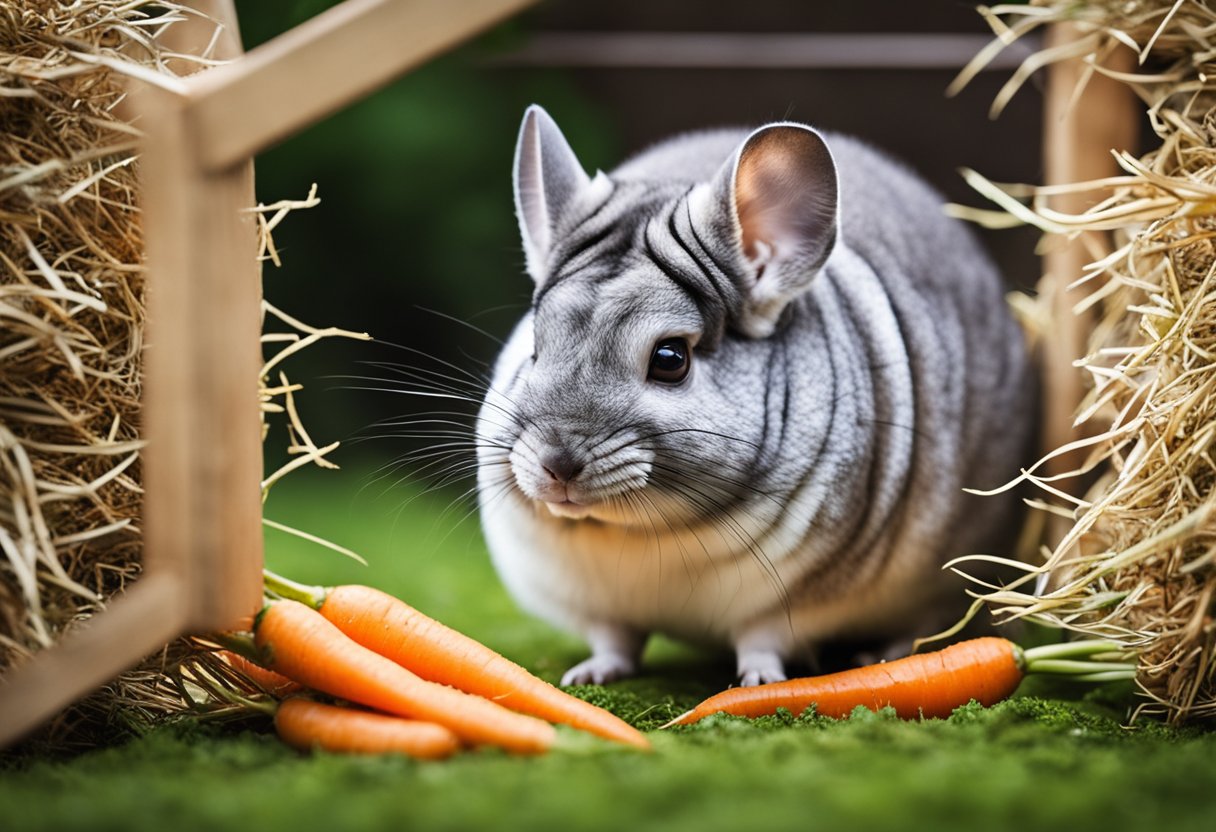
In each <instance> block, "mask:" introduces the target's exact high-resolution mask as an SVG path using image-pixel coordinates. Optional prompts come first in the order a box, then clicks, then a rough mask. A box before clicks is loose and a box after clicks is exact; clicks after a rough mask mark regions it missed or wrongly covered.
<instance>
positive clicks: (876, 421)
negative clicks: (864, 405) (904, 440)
mask: <svg viewBox="0 0 1216 832" xmlns="http://www.w3.org/2000/svg"><path fill="white" fill-rule="evenodd" d="M861 421H863V422H866V423H867V424H871V425H882V426H883V427H886V428H897V429H899V430H907V431H911V432H912V433H914V434H916V435H917V436H920V437H924V438H926V439H929V438H932V436H933V434H932V433H930V432H929V431H926V430H923V429H921V428H919V427H917V426H915V425H905V424H902V423H900V422H892V421H889V420H887V419H862V420H861Z"/></svg>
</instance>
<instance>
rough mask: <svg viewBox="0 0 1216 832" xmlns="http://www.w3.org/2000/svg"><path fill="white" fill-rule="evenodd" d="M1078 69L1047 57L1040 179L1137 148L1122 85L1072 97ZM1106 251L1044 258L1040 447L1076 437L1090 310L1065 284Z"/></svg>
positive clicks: (1050, 469) (1059, 201) (1060, 467)
mask: <svg viewBox="0 0 1216 832" xmlns="http://www.w3.org/2000/svg"><path fill="white" fill-rule="evenodd" d="M1080 36H1081V33H1080V32H1079V30H1078V29H1077V27H1076V26H1075V25H1073V24H1055V25H1053V26H1052V28H1051V30H1050V31H1049V33H1048V37H1047V43H1046V46H1047V47H1048V48H1050V47H1052V46H1057V45H1060V44H1062V43H1067V42H1069V41H1072V40H1075V39H1077V38H1079V37H1080ZM1104 65H1105V66H1107V67H1109V68H1110V69H1114V70H1119V71H1122V72H1131V71H1132V70H1133V69H1134V67H1135V55H1134V54H1133V53H1132V52H1131V51H1130V50H1128V49H1123V48H1121V49H1119V50H1118V51H1116V52H1115V53H1114V54H1113V55H1112V56H1111V57H1110V58H1109V59H1108V60H1107V61H1106V63H1105V64H1104ZM1085 72H1086V64H1085V62H1084V61H1082V60H1081V59H1079V58H1078V59H1072V60H1067V61H1060V62H1057V63H1054V64H1052V65H1051V68H1050V70H1049V72H1048V76H1047V88H1046V93H1045V101H1044V113H1043V171H1044V178H1045V184H1047V185H1061V184H1071V183H1075V182H1086V181H1090V180H1094V179H1101V178H1102V177H1106V176H1113V175H1115V174H1116V173H1118V170H1119V169H1118V166H1117V165H1116V164H1115V161H1114V158H1113V157H1112V156H1111V150H1131V149H1134V148H1135V147H1136V144H1137V134H1138V126H1139V113H1138V110H1137V107H1136V98H1135V95H1134V94H1133V93H1132V92H1131V90H1130V89H1128V87H1127V86H1126V85H1125V84H1123V83H1121V82H1119V81H1115V80H1113V79H1111V78H1108V77H1106V76H1105V75H1102V74H1101V73H1098V72H1094V73H1093V75H1092V76H1091V77H1090V78H1089V81H1088V83H1087V85H1086V87H1085V90H1084V92H1083V93H1082V94H1081V95H1080V96H1079V97H1075V98H1074V94H1075V92H1076V89H1077V84H1078V82H1080V81H1081V79H1082V77H1083V75H1084V73H1085ZM1095 201H1096V200H1095V199H1094V198H1091V196H1090V195H1088V194H1083V193H1081V194H1068V195H1065V196H1057V197H1053V198H1052V200H1051V207H1052V208H1053V209H1055V210H1057V211H1063V212H1066V213H1074V214H1079V213H1082V212H1083V211H1085V210H1086V209H1087V208H1089V207H1090V206H1091V205H1093V204H1094V202H1095ZM1053 242H1056V243H1062V242H1063V241H1062V240H1056V241H1053ZM1110 250H1111V248H1110V241H1109V239H1108V238H1107V236H1106V235H1105V234H1101V233H1097V232H1085V235H1084V236H1083V237H1078V238H1077V239H1075V240H1073V241H1072V242H1070V243H1068V244H1067V245H1055V246H1053V247H1052V249H1051V250H1050V251H1049V252H1047V253H1046V254H1045V255H1044V257H1043V277H1042V279H1041V280H1040V282H1039V293H1040V294H1041V295H1043V296H1044V297H1045V298H1048V299H1049V304H1050V308H1051V320H1052V324H1053V325H1052V326H1051V327H1050V328H1049V329H1048V331H1047V332H1046V333H1044V336H1045V340H1044V344H1043V355H1042V359H1043V360H1042V367H1043V388H1042V396H1043V403H1042V404H1043V407H1042V412H1043V421H1042V425H1043V433H1042V451H1043V453H1048V452H1050V451H1053V450H1055V449H1056V448H1059V447H1062V446H1063V445H1066V444H1067V443H1069V442H1071V441H1073V440H1075V439H1078V438H1080V436H1081V434H1080V432H1079V431H1078V430H1077V429H1075V428H1074V427H1073V421H1074V419H1075V417H1076V414H1077V409H1078V407H1079V406H1080V404H1081V400H1082V398H1084V396H1085V386H1084V378H1083V376H1082V373H1081V371H1080V370H1078V369H1077V368H1076V367H1074V366H1073V362H1074V361H1076V360H1077V359H1079V358H1082V357H1083V356H1084V355H1085V354H1086V352H1087V350H1088V343H1089V335H1090V333H1091V332H1092V331H1093V328H1094V326H1095V324H1096V322H1097V320H1096V315H1097V312H1096V310H1094V309H1090V310H1087V311H1086V312H1085V313H1084V314H1081V315H1075V314H1073V306H1075V305H1076V303H1077V301H1078V300H1079V299H1080V293H1077V292H1069V291H1068V286H1069V284H1071V283H1072V282H1073V281H1075V280H1077V279H1078V278H1079V277H1081V274H1082V271H1083V269H1084V267H1085V265H1086V264H1087V263H1090V262H1092V261H1093V260H1095V259H1097V258H1096V257H1095V256H1094V254H1093V252H1094V251H1102V252H1109V251H1110ZM1083 459H1084V455H1083V454H1080V453H1073V454H1066V455H1061V456H1059V457H1056V458H1054V459H1053V460H1051V462H1050V464H1049V465H1047V466H1046V473H1047V474H1048V475H1059V474H1064V473H1067V472H1069V471H1073V470H1076V468H1077V467H1078V466H1079V465H1080V464H1081V462H1082V461H1083ZM1055 485H1056V486H1057V487H1060V488H1062V489H1064V490H1065V491H1073V490H1075V489H1076V488H1078V487H1079V484H1078V483H1077V481H1076V480H1075V478H1070V479H1067V480H1064V481H1063V482H1057V483H1055ZM1060 519H1061V520H1062V519H1063V518H1060ZM1053 536H1054V537H1055V540H1052V541H1051V542H1052V543H1053V544H1054V543H1055V542H1056V541H1057V540H1059V538H1060V537H1062V536H1063V535H1062V533H1061V534H1060V535H1053Z"/></svg>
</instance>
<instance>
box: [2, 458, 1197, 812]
mask: <svg viewBox="0 0 1216 832" xmlns="http://www.w3.org/2000/svg"><path fill="white" fill-rule="evenodd" d="M291 479H292V478H289V480H288V481H285V482H284V483H283V484H282V485H280V486H279V487H278V489H277V490H276V493H275V494H274V495H273V496H272V499H271V502H270V504H269V505H268V516H271V517H273V518H274V519H277V520H280V521H283V522H286V523H289V524H296V525H299V526H301V527H304V528H307V529H308V530H309V531H312V532H315V533H318V534H321V535H324V536H327V537H329V538H331V539H333V540H335V541H338V542H341V543H343V544H346V545H349V546H351V547H353V548H355V549H357V550H359V551H361V552H363V553H364V554H365V555H367V556H368V557H369V559H370V560H371V561H372V565H371V566H370V567H368V568H364V567H360V566H358V565H356V564H352V563H348V562H345V561H342V560H340V559H339V558H338V556H336V555H333V554H332V553H329V552H327V551H325V550H320V549H316V548H315V547H312V546H311V545H309V544H305V543H302V542H299V541H296V540H294V539H292V538H288V537H285V536H283V535H281V534H278V533H275V532H271V533H270V534H271V535H272V536H271V537H270V538H268V562H269V564H270V565H271V567H272V568H276V569H278V570H280V571H282V572H284V573H286V574H288V575H290V576H291V577H294V578H296V579H298V580H303V581H310V582H326V583H328V582H337V581H361V582H365V583H374V584H376V585H378V586H381V587H383V588H385V589H387V590H389V591H391V592H394V593H396V594H399V595H401V596H402V597H405V598H407V599H409V600H410V601H411V602H412V603H414V604H416V605H417V606H419V607H420V608H422V609H424V610H425V611H427V612H430V613H432V614H435V615H436V616H438V617H439V618H441V619H442V620H444V621H446V622H448V623H450V624H451V625H452V626H455V627H457V628H459V629H462V630H465V631H466V632H468V633H470V634H471V635H474V636H475V637H477V638H480V639H482V640H483V641H485V642H486V643H488V644H490V645H491V646H493V647H495V648H496V649H499V650H501V651H503V652H504V653H506V654H507V655H509V656H511V657H512V658H515V659H517V660H519V661H521V662H522V663H524V664H525V665H527V666H529V667H531V668H533V669H534V670H536V671H537V672H539V673H540V674H541V675H543V676H545V677H547V678H549V679H555V678H556V677H557V676H558V675H559V673H560V670H561V669H562V668H563V667H565V666H566V665H567V664H568V663H570V662H572V661H574V660H576V659H577V658H578V657H579V656H580V655H581V650H582V648H581V646H580V645H579V644H578V642H577V641H575V640H573V639H571V638H569V637H566V636H563V635H561V634H558V633H555V632H553V631H552V630H551V629H549V628H548V627H546V626H545V625H543V624H541V623H539V622H536V621H534V620H531V619H529V618H527V617H526V616H524V615H522V614H521V613H519V612H518V611H517V610H516V609H515V607H514V605H513V604H512V603H511V601H510V600H509V599H508V598H507V596H506V595H505V593H504V592H503V590H502V589H501V587H500V586H499V584H498V582H497V580H496V579H495V577H494V575H493V573H492V571H491V569H490V567H489V565H488V562H487V559H486V555H485V552H484V549H483V548H482V546H481V543H480V537H479V533H478V530H477V527H476V522H475V519H473V518H469V519H468V520H465V521H464V522H463V523H459V524H457V523H456V522H455V521H456V520H457V519H458V518H459V516H460V514H461V513H462V512H461V511H453V512H452V513H449V514H448V515H447V516H441V515H442V514H443V510H444V507H445V506H446V502H445V499H446V498H437V499H435V500H430V499H427V498H419V499H417V500H415V501H413V502H411V503H410V504H409V505H407V506H405V507H404V508H399V503H400V500H401V496H400V493H399V492H394V495H393V496H392V497H390V498H384V499H378V498H377V497H375V496H374V495H375V491H374V487H373V488H371V489H368V490H365V491H362V492H359V491H358V486H359V485H360V484H364V483H366V481H367V479H366V475H361V474H326V475H320V476H316V477H308V476H301V477H296V478H294V479H295V482H292V481H291ZM352 494H355V495H356V496H353V497H352V496H350V495H352ZM394 501H395V502H394ZM647 668H648V672H647V674H646V675H645V676H643V677H641V678H638V679H634V680H630V681H628V682H623V683H620V684H617V685H613V686H611V687H608V688H598V687H590V686H589V687H585V688H579V689H576V692H577V693H579V694H580V695H582V696H584V697H586V698H589V699H592V700H593V701H595V702H597V703H598V704H601V705H604V706H605V707H608V708H609V709H611V710H613V711H615V712H617V713H618V714H620V715H621V716H623V717H625V718H627V719H630V720H631V721H634V722H635V723H637V724H638V725H640V726H642V727H644V728H648V729H652V728H655V727H657V725H659V724H661V723H662V722H663V721H665V720H666V719H668V718H670V717H671V716H673V715H675V714H676V713H679V712H680V711H682V710H684V709H685V708H687V707H688V706H689V705H691V704H692V703H693V702H695V701H697V700H698V699H699V698H700V697H702V696H704V695H706V694H708V693H711V692H713V691H715V690H717V689H718V688H720V687H722V686H724V685H726V684H728V683H729V681H730V673H731V664H730V661H729V657H728V656H715V655H707V654H704V653H698V652H694V651H691V650H689V649H687V648H683V647H681V646H679V645H675V644H673V643H670V642H666V641H661V640H660V641H658V642H656V643H655V644H654V645H652V647H651V649H650V650H649V651H648V654H647ZM1085 692H1086V689H1085V688H1078V687H1060V686H1047V685H1039V686H1038V687H1037V688H1034V689H1033V690H1032V691H1031V695H1021V696H1019V697H1016V698H1014V699H1012V700H1010V701H1008V702H1005V703H1002V704H1000V705H998V706H996V707H994V708H991V709H987V710H985V709H982V708H978V707H967V708H964V709H962V710H960V711H958V712H956V713H955V715H954V716H953V717H952V718H951V719H949V720H934V721H927V722H921V723H913V722H901V721H899V720H896V719H895V718H893V717H892V716H890V715H888V714H871V713H869V712H868V711H864V710H862V711H858V712H857V713H856V714H854V716H853V717H852V718H851V719H849V720H843V721H834V720H828V719H822V718H818V717H814V716H803V717H799V718H794V717H791V716H788V715H783V716H779V717H773V718H768V719H763V720H757V721H755V722H748V721H746V720H739V719H733V718H726V717H712V718H710V719H709V720H706V721H704V722H702V723H700V724H699V725H696V726H692V727H690V728H686V729H677V730H673V731H665V732H661V733H654V734H653V735H652V736H653V739H654V743H655V753H653V754H650V755H643V754H637V753H633V752H629V751H624V750H618V749H616V748H610V747H607V746H606V745H604V744H601V743H599V742H597V741H593V740H582V739H581V738H580V737H577V736H574V735H567V738H568V739H571V740H574V741H573V742H571V744H570V748H569V749H568V750H564V751H561V752H556V753H552V754H549V755H547V756H545V757H541V758H529V759H523V758H512V757H509V756H506V755H503V754H499V753H493V752H478V753H466V754H463V755H460V756H458V757H456V758H454V759H452V760H448V761H446V762H442V763H416V762H413V761H410V760H405V759H398V758H391V757H385V758H350V757H340V756H333V755H324V754H317V755H312V756H303V755H300V754H297V753H296V752H294V751H292V750H291V749H288V748H286V747H285V746H283V745H282V744H281V743H279V742H278V741H277V740H276V739H275V738H274V736H273V735H272V734H270V733H268V732H267V728H268V726H267V725H266V724H265V723H263V722H258V721H253V722H250V723H248V724H246V725H243V726H231V725H230V726H224V727H218V726H204V725H198V724H196V723H189V722H187V723H184V724H180V725H175V726H168V727H165V728H161V729H158V730H156V731H153V732H152V733H150V734H148V735H146V736H143V737H140V738H138V739H134V740H132V741H130V742H127V743H125V744H122V745H118V746H116V747H112V748H107V749H103V750H98V751H94V752H90V753H87V754H84V755H80V756H76V757H73V758H69V759H54V758H51V757H46V756H41V757H35V758H33V759H31V758H29V757H28V756H15V755H10V756H9V758H8V760H7V761H6V763H5V764H3V765H0V819H2V820H0V827H2V828H3V829H5V830H12V832H23V831H24V830H36V829H46V830H70V829H122V830H132V832H135V831H136V830H144V829H148V830H151V829H157V830H160V829H166V828H172V829H175V830H177V829H181V830H187V829H207V830H218V829H238V828H239V829H259V830H272V829H274V830H277V829H316V828H329V829H335V830H362V829H381V828H383V829H390V828H391V829H426V830H449V829H450V830H457V829H459V830H489V829H535V830H545V829H567V830H579V829H604V830H628V829H639V828H652V829H663V830H689V832H704V831H705V830H716V829H721V830H743V829H751V828H755V829H774V828H777V829H784V828H788V829H799V830H812V829H839V828H857V829H934V830H950V829H967V830H973V829H1094V828H1101V829H1104V830H1112V829H1149V828H1168V829H1170V830H1171V832H1180V830H1188V829H1195V830H1200V829H1202V830H1208V829H1211V828H1212V823H1213V821H1212V815H1213V810H1216V789H1214V788H1213V787H1212V782H1213V780H1214V779H1216V777H1214V775H1216V734H1213V733H1204V732H1198V731H1174V730H1169V729H1166V728H1163V727H1161V726H1157V725H1154V724H1152V723H1143V724H1140V725H1138V726H1137V727H1135V728H1131V729H1129V728H1125V727H1122V725H1121V723H1120V719H1121V717H1122V716H1123V711H1122V709H1121V707H1120V700H1119V694H1120V691H1118V690H1114V691H1112V690H1105V691H1098V692H1095V693H1090V694H1089V695H1085Z"/></svg>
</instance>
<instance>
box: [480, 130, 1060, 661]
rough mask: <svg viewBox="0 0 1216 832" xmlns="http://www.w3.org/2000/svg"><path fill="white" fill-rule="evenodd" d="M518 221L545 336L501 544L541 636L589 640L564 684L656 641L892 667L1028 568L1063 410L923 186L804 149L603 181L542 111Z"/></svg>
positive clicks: (487, 472) (513, 377)
mask: <svg viewBox="0 0 1216 832" xmlns="http://www.w3.org/2000/svg"><path fill="white" fill-rule="evenodd" d="M514 183H515V208H516V212H517V214H518V218H519V225H520V230H521V232H522V235H523V248H524V254H525V257H526V263H527V271H528V274H529V275H530V276H531V277H532V279H533V281H534V282H535V291H534V293H533V297H532V304H531V308H530V309H529V310H528V311H527V313H526V314H525V315H524V317H523V319H522V320H521V321H520V322H519V323H518V325H517V326H516V327H515V329H514V331H513V333H512V334H511V336H510V338H509V339H508V340H507V342H506V343H505V346H504V348H503V350H502V352H501V354H500V356H499V357H498V360H497V363H496V365H495V367H494V371H493V376H492V381H491V384H490V386H489V390H488V392H487V394H486V397H485V400H484V402H483V404H482V407H481V410H480V413H479V416H478V421H477V437H476V441H477V445H478V488H479V494H480V498H479V502H480V509H481V517H482V524H483V527H484V531H485V536H486V540H487V543H488V545H489V549H490V552H491V555H492V558H493V561H494V565H495V567H496V568H497V570H498V572H499V574H500V575H501V578H502V580H503V581H504V583H505V584H506V586H507V588H508V590H509V591H510V592H511V593H512V594H513V595H514V597H515V598H516V600H517V601H518V602H519V603H520V604H521V605H522V606H523V607H524V608H526V609H527V610H529V611H531V612H532V613H534V614H536V615H538V616H540V617H542V618H544V619H547V620H548V621H550V622H552V623H553V624H555V625H557V626H559V627H561V628H565V629H568V630H570V631H573V632H574V633H577V634H579V635H581V636H582V637H583V638H584V639H585V640H586V641H587V642H588V644H589V645H590V648H591V656H590V658H588V659H587V660H586V661H583V662H581V663H579V664H577V665H576V666H574V667H573V668H571V669H570V670H569V671H568V672H567V673H566V674H565V676H564V678H563V680H562V682H563V683H564V684H579V683H586V682H595V683H602V682H606V681H611V680H613V679H617V678H621V677H624V676H627V675H630V674H633V673H635V672H637V670H638V667H639V662H640V656H641V652H642V649H643V647H644V645H645V642H646V639H647V637H648V636H649V634H651V633H655V632H662V633H665V634H668V635H670V636H673V637H676V638H680V639H686V640H689V641H694V642H704V643H711V644H721V645H728V646H730V647H733V649H734V651H735V653H736V656H737V662H738V672H739V677H740V681H741V682H742V683H743V684H757V683H762V682H769V681H775V680H779V679H782V678H784V677H785V673H786V670H785V665H786V663H787V662H788V661H794V660H799V659H801V658H803V657H805V656H807V655H808V654H809V652H810V651H812V650H813V649H814V648H815V647H816V646H817V645H819V644H821V643H823V642H825V641H829V640H833V641H835V640H865V639H870V640H877V641H880V642H884V643H887V642H889V643H890V644H892V645H899V646H898V647H893V648H892V651H893V652H898V650H899V649H901V648H903V649H906V647H907V646H908V645H909V644H910V642H911V639H912V638H913V637H916V636H919V635H924V634H926V633H928V632H930V631H934V630H936V629H937V628H939V627H941V626H944V625H947V624H949V623H952V622H953V621H954V620H956V617H957V615H958V614H959V612H960V606H959V602H960V601H961V602H963V605H964V606H965V601H966V596H965V593H964V592H963V587H962V586H961V585H960V582H959V581H958V580H957V579H956V578H955V577H954V576H953V575H952V574H951V573H950V572H949V571H943V569H942V565H943V564H944V563H945V562H946V561H947V560H949V559H951V558H953V557H955V556H959V555H964V554H969V553H979V552H987V553H997V554H1008V553H1010V552H1011V551H1012V548H1013V542H1014V541H1013V538H1014V536H1015V531H1016V521H1017V518H1018V516H1019V513H1020V511H1019V510H1020V501H1019V500H1018V499H1016V497H1013V496H1009V495H1004V496H985V497H981V496H977V495H975V494H972V493H969V492H968V491H965V490H964V489H966V488H971V489H984V488H990V487H993V486H996V485H999V484H1001V483H1003V482H1005V481H1006V480H1008V479H1010V478H1012V477H1013V476H1016V475H1017V473H1018V471H1019V467H1020V466H1022V465H1025V464H1026V463H1027V462H1029V461H1030V460H1029V459H1028V456H1029V455H1030V453H1031V451H1032V448H1031V442H1032V440H1033V434H1034V423H1035V419H1036V412H1037V408H1036V403H1035V395H1036V392H1035V391H1036V387H1037V384H1036V381H1035V376H1034V372H1033V368H1032V365H1031V361H1030V358H1029V356H1028V353H1027V348H1026V345H1025V341H1024V338H1023V335H1022V332H1021V330H1020V328H1019V327H1018V325H1017V324H1016V323H1015V321H1014V320H1013V319H1012V318H1011V316H1010V313H1009V310H1008V308H1007V306H1006V302H1005V299H1004V290H1003V287H1002V283H1001V279H1000V277H999V275H998V273H997V271H996V269H995V268H994V267H993V265H992V264H991V263H990V261H989V260H988V259H987V257H986V256H985V255H984V253H983V252H982V250H981V248H980V246H979V245H978V244H977V242H976V240H975V239H973V237H972V234H971V233H970V231H969V229H967V228H966V227H964V226H963V225H962V224H961V223H959V222H957V221H955V220H952V219H950V218H948V217H947V216H946V215H945V214H944V212H943V210H942V204H941V203H942V200H941V198H940V197H939V196H938V195H937V194H936V193H935V192H934V191H933V190H932V189H931V188H930V187H929V186H928V185H926V184H925V183H924V182H922V181H921V180H920V179H918V178H917V177H916V176H915V175H914V174H913V173H912V172H911V171H910V170H909V169H908V168H906V167H904V166H902V165H901V164H899V163H897V162H895V161H893V160H891V159H889V158H888V157H886V156H884V155H882V154H881V153H879V152H877V151H875V150H874V149H872V148H870V147H868V146H867V145H865V144H863V143H861V142H860V141H858V140H856V139H853V138H849V137H846V136H840V135H833V134H829V133H820V132H817V131H816V130H813V129H812V128H810V127H807V126H805V125H803V124H797V123H793V122H780V123H775V124H768V125H766V126H763V127H761V128H759V129H757V130H754V131H750V132H749V131H746V130H713V131H706V132H698V133H691V134H687V135H682V136H678V137H676V138H673V139H670V140H668V141H665V142H663V143H660V144H658V145H656V146H654V147H652V148H650V149H648V150H646V151H644V152H642V153H641V154H639V155H637V156H635V157H633V158H631V159H629V160H627V161H626V162H624V163H623V164H622V165H621V166H620V167H618V168H616V169H615V170H614V171H612V172H611V173H607V174H606V173H603V172H597V173H596V174H595V175H594V176H588V175H587V173H586V172H585V171H584V169H583V167H582V166H581V165H580V163H579V162H578V160H577V158H576V157H575V154H574V152H573V151H572V150H571V148H570V146H569V145H568V144H567V142H566V140H565V139H564V137H563V136H562V134H561V132H560V130H559V129H558V127H557V125H556V124H555V123H554V121H553V120H552V119H551V118H550V117H549V115H548V114H547V113H546V112H545V111H544V110H543V109H541V108H540V107H537V106H533V107H531V108H529V109H528V111H527V112H526V114H525V116H524V120H523V125H522V127H521V130H520V133H519V141H518V145H517V148H516V153H515V172H514Z"/></svg>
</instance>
